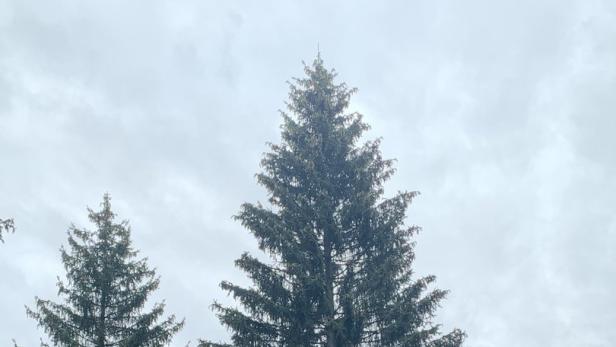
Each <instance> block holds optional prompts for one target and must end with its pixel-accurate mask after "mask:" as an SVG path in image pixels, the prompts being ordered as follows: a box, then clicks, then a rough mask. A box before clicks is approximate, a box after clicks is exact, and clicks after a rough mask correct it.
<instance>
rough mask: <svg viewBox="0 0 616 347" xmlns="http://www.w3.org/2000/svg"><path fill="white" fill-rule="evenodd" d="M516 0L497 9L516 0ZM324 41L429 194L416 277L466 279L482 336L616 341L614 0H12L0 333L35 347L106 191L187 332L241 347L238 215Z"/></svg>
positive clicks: (458, 287)
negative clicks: (70, 249)
mask: <svg viewBox="0 0 616 347" xmlns="http://www.w3.org/2000/svg"><path fill="white" fill-rule="evenodd" d="M497 3H498V4H497ZM317 45H319V46H320V50H321V52H322V56H323V58H324V60H325V63H326V65H328V66H329V67H333V68H335V69H336V70H337V71H338V73H339V76H340V80H341V81H345V82H347V83H348V84H350V85H351V86H355V87H358V88H359V93H358V94H357V95H356V96H355V97H354V99H353V103H352V110H355V111H360V112H362V113H363V114H364V115H365V117H366V120H367V121H368V122H369V123H370V124H371V125H372V130H371V131H370V132H369V133H368V138H376V137H383V145H382V150H383V152H384V154H385V156H386V157H390V158H397V159H398V164H397V167H398V172H397V174H396V175H395V177H394V178H393V179H392V180H391V181H390V183H389V184H388V185H387V193H388V194H391V193H393V192H395V191H397V190H420V191H421V192H422V195H421V196H420V197H419V198H418V199H417V200H415V203H414V204H413V206H412V207H411V209H410V215H409V223H413V224H418V225H421V226H422V227H423V232H422V233H421V234H420V235H419V236H418V237H417V239H416V240H417V247H416V251H417V260H416V263H415V268H416V272H417V273H418V274H419V275H425V274H435V275H436V276H437V277H438V281H437V283H438V287H440V288H446V289H450V290H451V293H450V295H449V297H448V299H447V300H446V301H444V303H443V306H442V308H441V310H440V311H439V314H438V317H437V319H436V320H437V322H439V323H441V324H443V326H444V328H445V329H448V330H449V329H451V328H452V327H454V326H455V327H459V328H461V329H464V330H465V331H466V332H467V333H468V340H467V344H466V345H467V346H476V347H484V346H485V347H488V346H504V347H513V346H524V347H526V346H610V345H612V344H613V342H614V341H616V329H614V326H615V325H616V311H615V310H614V307H616V296H615V295H614V292H616V254H615V246H616V180H614V176H615V175H616V150H614V149H615V148H616V136H615V132H616V114H614V113H615V112H616V97H615V96H614V92H615V90H616V3H614V2H613V1H593V0H580V1H562V0H560V1H551V0H547V1H531V0H528V1H525V0H524V1H500V2H494V1H488V0H484V1H479V0H473V1H464V2H461V1H400V2H393V1H382V2H379V1H371V2H358V1H348V2H337V3H335V4H334V3H333V2H330V1H318V2H315V1H310V2H307V1H304V2H300V1H278V2H258V3H257V2H249V1H246V2H234V1H228V2H206V1H193V2H191V1H182V2H178V1H169V2H159V1H133V2H126V1H98V2H96V1H88V2H81V1H53V2H51V1H25V0H0V166H1V170H0V214H1V215H0V217H9V216H11V217H14V218H15V222H16V226H17V232H16V234H14V235H8V236H7V237H5V243H4V244H0V274H1V280H0V312H1V314H0V345H2V346H4V345H7V346H8V345H9V344H10V339H11V338H16V339H17V341H18V342H19V343H20V344H22V345H24V346H35V345H37V344H38V341H39V337H41V336H43V332H42V331H41V330H37V328H36V323H35V322H34V321H33V320H31V319H28V318H27V317H26V315H25V310H24V305H25V304H28V305H31V304H32V303H33V301H34V296H35V295H38V296H40V297H42V298H54V297H55V295H56V288H55V282H56V276H57V275H61V274H62V273H63V269H62V265H61V263H60V257H59V252H58V248H59V247H60V245H62V244H65V242H66V230H67V228H68V226H69V225H70V223H74V224H76V225H77V226H87V227H91V225H89V224H88V221H87V213H86V206H90V207H93V208H97V207H98V204H99V203H100V201H101V199H102V195H103V194H104V193H105V192H109V193H110V194H111V195H112V198H113V200H112V203H113V207H114V209H115V210H116V212H117V213H118V214H119V216H120V217H122V218H126V219H129V220H130V222H131V225H132V229H133V238H134V244H135V246H136V247H137V248H139V249H140V250H141V254H142V255H144V256H148V257H149V259H150V264H151V265H152V266H155V267H156V268H157V269H158V273H159V274H160V275H161V277H162V281H161V287H160V290H159V291H158V292H157V293H156V295H155V298H154V299H162V298H165V299H166V302H167V312H169V313H175V314H176V315H178V316H179V317H185V318H186V326H185V329H184V330H183V331H182V332H181V333H180V334H179V335H178V336H177V338H176V339H175V340H174V346H183V345H184V344H185V343H186V342H187V341H189V340H192V341H193V343H194V342H195V341H196V339H198V338H213V339H225V338H226V337H227V332H226V331H225V329H224V328H223V327H221V326H220V324H219V323H218V321H217V320H216V318H215V317H214V315H213V313H212V312H211V311H210V309H209V305H210V304H211V303H212V301H213V300H214V299H217V300H222V301H223V302H229V299H228V298H226V295H225V294H224V293H223V292H222V291H221V290H220V289H219V288H218V283H219V282H220V281H221V280H223V279H227V280H232V281H237V282H240V283H246V279H245V276H244V274H243V273H241V272H240V271H238V270H236V269H235V268H234V266H233V260H234V259H235V258H237V257H238V256H239V255H240V254H241V252H242V251H244V250H255V248H256V245H255V242H254V240H253V239H252V237H251V236H250V235H249V233H248V232H247V231H246V230H244V229H243V228H242V227H241V226H240V225H239V224H238V223H236V222H234V221H233V220H232V219H231V216H232V215H233V214H234V213H236V212H237V211H238V208H239V206H240V204H241V203H242V202H244V201H251V202H254V201H257V200H261V201H263V200H264V199H265V191H264V190H263V189H262V188H261V187H259V186H257V184H256V182H255V179H254V174H255V173H256V172H257V171H258V170H259V167H258V162H259V159H260V157H261V154H262V153H263V152H264V151H265V150H266V146H265V142H266V141H272V142H277V141H278V138H279V128H278V126H279V124H280V120H281V119H280V116H279V114H278V113H277V110H278V109H281V108H283V107H284V101H285V99H286V95H287V89H288V88H287V84H286V81H287V80H289V79H290V78H292V77H294V76H301V75H302V65H301V61H302V60H305V61H308V62H309V61H311V60H312V59H313V58H314V56H315V54H316V51H317Z"/></svg>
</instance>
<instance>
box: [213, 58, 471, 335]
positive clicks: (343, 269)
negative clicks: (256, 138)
mask: <svg viewBox="0 0 616 347" xmlns="http://www.w3.org/2000/svg"><path fill="white" fill-rule="evenodd" d="M305 73H306V75H307V77H305V78H301V79H294V82H293V83H290V93H289V102H288V103H287V106H288V112H282V117H283V125H282V127H281V129H282V142H281V144H270V152H269V153H267V154H265V156H264V158H263V160H262V162H261V166H262V168H263V172H262V173H260V174H258V175H257V180H258V182H259V183H260V184H261V185H263V186H264V187H265V188H266V189H267V191H268V193H269V202H270V206H269V207H268V206H263V205H261V204H259V203H258V204H250V203H246V204H244V205H242V207H241V210H240V212H239V214H238V215H237V216H236V219H237V220H239V221H240V222H241V223H242V225H243V226H245V227H246V228H247V229H249V230H250V231H251V232H252V234H253V235H254V236H255V238H256V239H257V241H258V245H259V248H260V249H261V250H262V251H264V252H265V253H266V254H268V255H269V256H270V257H271V261H269V262H263V261H261V260H259V259H258V258H256V257H255V256H252V255H250V254H247V253H245V254H243V255H242V256H241V257H240V258H239V259H238V260H237V261H236V262H235V264H236V266H237V267H239V268H240V269H242V270H244V271H245V272H246V273H247V274H248V276H249V278H250V279H251V280H252V282H253V285H252V286H251V287H249V288H244V287H241V286H238V285H235V284H233V283H230V282H226V281H224V282H222V283H221V287H222V289H223V290H225V291H227V292H228V293H230V294H231V295H232V296H233V297H234V298H235V299H236V300H237V301H239V303H240V304H241V307H242V308H241V309H238V308H234V307H226V306H223V305H221V304H219V303H214V305H213V308H214V310H215V311H216V312H217V315H218V317H219V319H220V321H221V322H222V324H223V325H225V326H226V327H227V328H229V329H230V331H231V333H232V343H233V345H235V346H259V347H261V346H292V347H295V346H328V347H333V346H345V347H346V346H416V347H428V346H430V347H454V346H460V345H461V344H462V341H463V339H464V336H465V334H464V333H463V332H461V331H460V330H457V329H456V330H454V331H452V332H450V333H448V334H445V335H443V334H442V333H441V332H440V329H439V326H438V325H435V324H434V323H432V318H433V317H434V314H435V310H436V309H437V308H438V306H439V303H440V301H441V300H442V299H443V298H444V297H445V295H446V293H447V292H446V291H444V290H439V289H429V286H430V284H431V283H433V282H434V280H435V277H434V276H427V277H423V278H417V279H415V276H413V272H412V269H411V263H412V261H413V258H414V251H413V246H414V243H413V241H412V237H413V235H414V234H415V233H416V232H417V231H418V230H419V228H418V227H417V226H405V225H404V221H405V218H406V210H407V207H408V206H409V204H410V203H411V201H412V199H413V198H414V197H415V196H416V195H417V194H418V193H417V192H399V193H398V194H396V195H395V196H394V197H392V198H385V197H384V196H383V194H384V192H383V184H384V182H385V181H387V179H389V178H390V176H391V175H392V174H393V172H394V168H393V166H392V164H393V161H392V160H387V159H384V158H383V157H382V155H381V152H380V149H379V140H376V141H368V142H365V143H360V140H361V137H362V135H363V133H364V131H366V130H367V129H368V125H367V124H366V123H364V122H363V121H362V116H361V115H360V114H358V113H348V111H347V108H348V106H349V100H350V97H351V95H352V94H353V93H354V92H355V89H351V88H348V87H347V86H346V84H344V83H342V84H336V83H335V81H334V80H335V76H336V74H335V72H334V71H333V70H332V71H329V70H327V69H326V68H325V67H324V66H323V61H322V59H321V58H320V56H318V57H317V58H316V59H315V60H314V62H313V64H312V65H311V66H305ZM201 345H202V346H228V345H225V344H216V343H212V342H205V341H202V343H201Z"/></svg>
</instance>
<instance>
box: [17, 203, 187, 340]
mask: <svg viewBox="0 0 616 347" xmlns="http://www.w3.org/2000/svg"><path fill="white" fill-rule="evenodd" d="M101 205H102V210H101V211H99V212H95V211H93V210H90V209H88V211H89V218H90V221H92V223H94V224H95V225H96V230H95V231H88V230H85V229H78V228H76V227H75V226H71V227H70V229H69V232H68V245H69V250H68V251H67V250H66V249H64V247H62V248H61V254H62V262H63V263H64V267H65V269H66V278H67V281H66V282H64V281H61V280H58V284H57V285H58V293H59V296H60V297H61V298H62V299H63V302H62V303H56V302H52V301H50V300H42V299H39V298H36V308H35V309H30V308H27V313H28V315H29V316H30V317H32V318H34V319H35V320H36V321H37V322H38V324H39V326H41V327H42V328H43V329H44V331H45V332H46V333H47V335H48V336H49V337H50V338H51V341H52V342H53V344H54V345H55V346H62V347H82V346H83V347H86V346H87V347H90V346H92V347H112V346H122V347H146V346H148V347H149V346H164V345H167V344H168V343H169V342H170V340H171V339H172V337H173V336H174V335H175V333H177V332H178V331H179V330H180V329H181V328H182V326H183V324H184V322H183V321H181V322H176V319H175V316H174V315H171V316H169V317H167V318H164V319H163V320H162V321H161V317H162V316H163V311H164V303H157V304H154V305H153V308H152V309H151V310H150V311H148V312H145V313H144V312H143V311H145V310H144V306H145V304H146V302H147V299H148V297H149V295H150V294H151V293H152V292H153V291H154V290H156V289H157V288H158V285H159V277H157V276H156V273H155V271H154V270H152V269H150V268H149V267H148V265H147V263H146V261H147V259H146V258H143V259H136V257H137V253H138V252H137V251H136V250H135V249H134V248H133V247H132V244H131V240H130V227H129V225H128V222H127V221H122V222H119V223H118V222H116V221H115V214H114V213H113V212H112V211H111V204H110V198H109V195H107V194H106V195H105V196H104V198H103V203H102V204H101Z"/></svg>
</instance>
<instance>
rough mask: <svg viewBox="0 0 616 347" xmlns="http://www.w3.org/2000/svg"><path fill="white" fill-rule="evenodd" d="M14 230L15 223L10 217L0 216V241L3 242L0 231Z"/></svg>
mask: <svg viewBox="0 0 616 347" xmlns="http://www.w3.org/2000/svg"><path fill="white" fill-rule="evenodd" d="M9 232H15V224H14V222H13V220H12V219H1V218H0V242H2V243H4V239H3V238H2V233H7V234H8V233H9Z"/></svg>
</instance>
